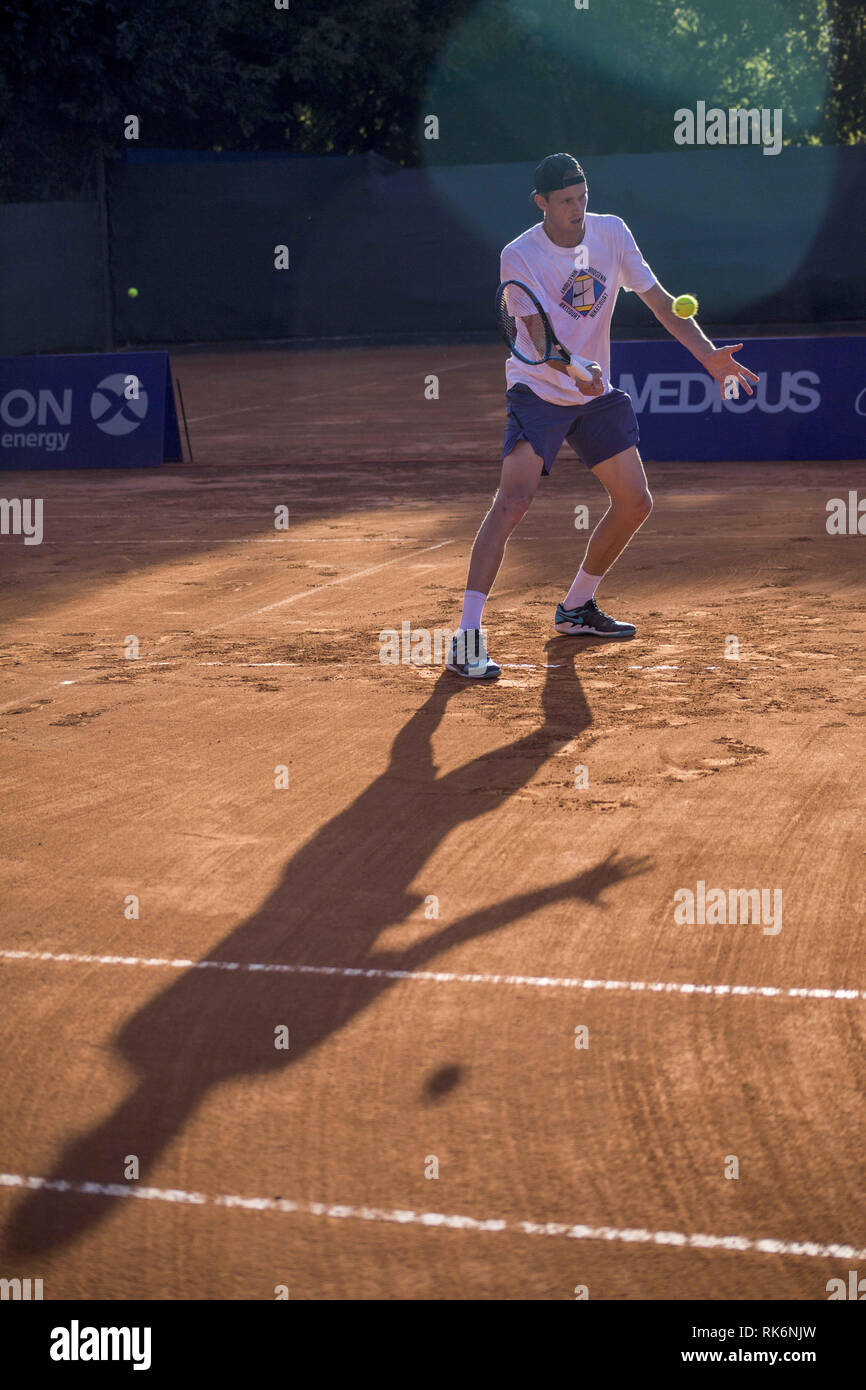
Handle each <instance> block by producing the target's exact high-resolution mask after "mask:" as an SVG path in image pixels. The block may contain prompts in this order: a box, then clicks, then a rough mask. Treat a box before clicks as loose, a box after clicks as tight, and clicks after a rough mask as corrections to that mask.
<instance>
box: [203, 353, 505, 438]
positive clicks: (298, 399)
mask: <svg viewBox="0 0 866 1390" xmlns="http://www.w3.org/2000/svg"><path fill="white" fill-rule="evenodd" d="M477 365H478V362H477V358H473V359H472V360H471V361H469V362H454V363H452V365H451V366H450V367H440V368H439V369H438V374H439V376H442V375H443V373H445V372H464V371H467V370H468V369H469V368H470V367H475V366H477ZM418 375H420V373H419V372H418V371H417V370H416V371H414V372H400V373H399V375H396V376H391V377H389V378H388V379H389V381H409V380H410V378H412V377H416V376H418ZM369 384H370V383H369V381H359V382H356V384H355V385H354V386H346V387H342V388H341V391H340V394H341V395H342V396H348V395H350V394H351V392H352V391H365V390H367V388H368V386H369ZM333 395H334V393H333V391H313V392H311V393H310V394H309V395H307V396H289V397H288V398H287V400H286V402H285V404H286V405H287V406H293V405H301V403H302V402H305V401H320V400H322V398H323V397H325V396H327V397H328V399H329V400H331V399H333ZM266 409H267V407H266V406H263V405H261V403H260V404H259V405H241V406H237V407H236V408H235V409H234V410H218V411H216V412H215V414H213V415H190V417H189V423H190V424H191V425H200V424H201V423H202V421H203V420H221V419H222V418H223V416H224V415H248V414H249V412H250V411H251V410H266Z"/></svg>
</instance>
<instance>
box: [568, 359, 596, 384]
mask: <svg viewBox="0 0 866 1390" xmlns="http://www.w3.org/2000/svg"><path fill="white" fill-rule="evenodd" d="M566 371H567V372H568V375H569V376H570V377H572V378H573V379H574V380H575V381H579V382H583V384H584V386H588V385H589V383H590V382H591V381H592V372H591V371H590V359H589V358H588V357H578V356H577V354H576V353H572V354H571V361H570V362H569V364H568V366H567V367H566Z"/></svg>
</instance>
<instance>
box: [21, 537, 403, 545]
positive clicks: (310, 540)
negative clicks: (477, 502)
mask: <svg viewBox="0 0 866 1390" xmlns="http://www.w3.org/2000/svg"><path fill="white" fill-rule="evenodd" d="M416 539H417V537H415V536H322V537H321V538H320V537H318V536H265V537H261V536H216V537H213V536H211V537H208V538H207V539H206V540H202V539H196V538H195V537H192V536H177V537H174V536H170V537H168V538H165V537H162V538H160V539H158V540H156V539H154V540H147V541H133V540H128V539H125V538H124V537H118V538H117V540H112V541H97V540H82V541H69V540H63V539H62V538H58V539H57V540H42V541H40V542H39V544H40V546H42V545H62V546H66V547H68V546H71V545H86V546H91V545H289V544H290V543H291V544H292V545H346V544H349V545H355V544H356V542H358V541H370V542H376V541H379V542H385V541H388V542H391V543H393V542H394V541H407V542H409V541H413V540H416Z"/></svg>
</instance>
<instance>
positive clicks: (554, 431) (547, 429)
mask: <svg viewBox="0 0 866 1390" xmlns="http://www.w3.org/2000/svg"><path fill="white" fill-rule="evenodd" d="M505 399H506V401H507V403H508V419H507V421H506V425H505V442H504V443H503V445H502V457H503V458H505V457H506V455H507V454H510V453H511V450H512V449H513V448H514V446H515V444H516V443H517V442H518V441H519V440H521V439H526V440H528V442H529V443H530V444H531V445H532V448H533V449H534V450H535V452H536V453H537V454H538V455H539V457H540V458H543V459H544V468H543V469H542V475H545V474H547V473H549V472H550V470H551V468H552V466H553V460H554V459H555V458H556V455H557V454H558V453H559V451H560V449H561V448H562V443H563V440H565V441H566V442H567V443H568V444H570V445H571V448H572V449H573V450H574V452H575V453H576V454H577V457H578V458H579V459H580V461H581V463H585V464H586V466H587V468H595V466H596V464H598V463H603V462H604V460H605V459H609V458H613V455H614V454H621V453H622V452H623V450H624V449H629V448H631V446H632V445H635V447H637V445H638V444H639V442H640V431H639V430H638V425H637V417H636V415H635V413H634V406H633V405H632V403H631V396H630V395H629V394H628V392H627V391H620V390H619V389H618V388H617V387H614V389H613V390H611V391H608V392H607V393H606V394H605V395H604V396H599V397H598V398H597V399H596V400H594V401H590V403H589V405H551V403H550V401H543V400H542V399H541V397H540V396H536V394H535V392H534V391H533V390H531V389H530V387H528V386H524V385H523V383H522V382H518V383H517V384H516V385H514V386H510V387H509V388H508V390H507V391H506V393H505Z"/></svg>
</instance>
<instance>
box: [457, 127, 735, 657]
mask: <svg viewBox="0 0 866 1390" xmlns="http://www.w3.org/2000/svg"><path fill="white" fill-rule="evenodd" d="M587 192H588V191H587V183H586V175H585V174H584V172H583V170H582V169H581V167H580V165H579V164H578V162H577V160H576V159H574V158H573V157H572V156H571V155H569V154H551V155H548V156H547V158H546V159H543V160H542V161H541V163H540V164H539V165H538V168H537V169H536V170H535V189H534V193H533V201H534V203H535V204H536V206H537V207H538V208H539V209H540V211H541V213H542V214H543V216H542V221H541V222H538V223H536V224H535V226H533V227H530V228H529V230H528V231H525V232H523V233H522V235H521V236H519V237H517V238H516V239H515V240H514V241H512V242H509V244H508V245H507V246H506V247H505V249H504V250H503V252H502V259H501V263H500V277H499V278H500V280H501V281H505V280H518V281H520V282H521V283H522V284H524V285H526V286H527V288H528V289H530V290H532V292H533V294H535V296H536V298H537V299H538V301H539V303H540V304H541V306H542V308H543V309H544V310H545V312H546V314H547V316H548V318H549V319H550V323H551V326H552V329H553V332H554V334H555V336H556V338H557V341H558V342H559V343H560V344H561V345H562V346H563V347H564V348H566V349H567V350H568V351H569V352H572V353H577V354H579V355H580V356H581V357H582V358H584V359H589V360H590V362H591V363H592V383H591V384H589V383H586V384H583V383H580V382H576V381H574V380H573V378H572V377H571V376H569V374H568V372H567V369H566V366H565V364H564V363H560V362H554V361H550V362H545V363H543V364H542V365H540V366H531V365H528V364H526V363H524V362H521V361H520V360H519V359H518V358H517V357H514V356H513V355H512V356H510V357H509V358H508V360H507V362H506V366H505V375H506V381H507V390H506V393H505V398H506V402H507V421H506V427H505V442H504V444H503V448H502V474H501V477H500V482H499V489H498V491H497V493H496V497H495V498H494V500H493V505H492V507H491V508H490V511H489V512H488V513H487V516H486V517H485V518H484V521H483V523H482V525H481V529H480V531H479V532H478V535H477V536H476V538H475V544H474V545H473V547H472V556H471V559H470V562H469V577H468V579H467V583H466V592H465V595H464V599H463V611H462V613H461V616H460V624H459V627H458V629H457V631H456V633H455V635H454V639H453V641H452V644H451V650H450V653H449V659H448V661H447V662H446V665H447V668H448V670H449V671H454V672H456V674H457V675H459V676H467V677H470V678H472V679H476V680H478V679H480V680H490V679H495V677H497V676H498V675H499V674H500V668H499V667H498V666H497V665H496V663H495V661H492V660H491V658H490V657H489V656H488V654H487V647H486V643H485V640H484V634H483V632H482V630H481V619H482V613H483V611H484V605H485V603H486V602H487V596H488V595H489V593H490V590H491V589H492V587H493V582H494V580H495V578H496V575H497V573H498V571H499V567H500V565H501V564H502V557H503V555H504V553H505V545H506V542H507V540H508V537H509V535H510V534H511V532H512V531H513V530H514V528H515V526H516V525H517V523H518V522H519V521H520V520H521V519H522V517H523V516H524V515H525V513H526V511H527V509H528V507H529V505H530V503H531V502H532V499H533V497H534V496H535V491H536V489H537V487H538V483H539V480H540V478H541V477H543V476H545V475H547V474H548V473H549V472H550V470H551V467H552V465H553V461H554V459H555V458H556V455H557V453H558V452H559V449H560V447H561V445H562V443H563V440H565V441H567V442H568V444H569V445H570V446H571V448H572V449H573V450H574V452H575V454H576V455H577V457H578V458H579V459H580V461H581V463H583V464H584V465H585V467H587V468H589V469H591V470H592V472H593V473H594V474H595V476H596V477H597V478H598V479H599V481H600V482H601V483H602V484H603V486H604V487H605V488H606V490H607V494H608V497H609V499H610V504H609V506H608V509H607V511H606V512H605V514H604V516H603V517H602V518H601V521H600V522H599V523H598V525H597V526H596V528H595V530H594V531H593V533H592V535H591V536H590V538H589V544H588V545H587V548H586V553H585V555H584V557H583V563H582V565H581V567H580V569H579V570H578V572H577V575H576V576H575V579H574V582H573V584H572V585H571V588H570V589H569V590H568V593H567V594H566V595H565V597H564V598H563V600H562V602H561V603H560V604H559V606H558V607H557V609H556V615H555V617H554V620H553V621H554V625H555V627H556V631H557V632H560V633H563V634H565V635H567V636H574V637H606V638H613V639H619V638H624V637H633V636H634V633H635V627H634V624H633V623H629V622H620V621H618V620H617V619H616V618H611V617H609V616H608V614H607V613H604V612H602V610H601V609H600V608H599V607H598V605H597V603H596V601H595V593H596V590H597V589H598V586H599V584H600V583H601V581H602V579H603V578H604V576H605V574H606V573H607V571H608V570H609V569H610V567H611V565H612V564H613V563H614V561H615V560H616V559H617V557H618V556H619V555H621V554H622V552H623V550H624V549H625V547H626V546H627V545H628V543H629V541H630V540H631V538H632V536H633V535H634V534H635V532H636V531H637V530H638V529H639V528H640V527H641V526H642V525H643V523H644V522H645V521H646V519H647V517H648V516H649V514H650V512H651V510H652V498H651V497H650V493H649V489H648V487H647V480H646V474H645V473H644V470H643V464H642V463H641V458H640V454H639V453H638V448H637V446H638V442H639V433H638V425H637V419H636V418H635V413H634V408H633V406H632V402H631V397H630V396H629V395H628V394H627V392H625V391H620V390H619V389H617V388H614V387H612V386H611V384H610V320H611V315H612V314H613V307H614V304H615V303H616V297H617V295H618V293H619V291H620V289H625V290H632V291H634V292H635V293H636V294H638V295H639V296H640V298H641V299H642V300H643V302H644V304H646V305H647V306H648V307H649V308H650V309H651V310H652V312H653V313H654V314H655V316H656V318H657V319H658V321H659V323H661V324H663V325H664V327H665V328H666V329H667V330H668V332H669V333H670V334H672V336H673V337H674V338H677V339H679V341H680V342H681V343H682V344H683V346H684V347H687V348H688V349H689V352H691V353H692V355H693V356H694V357H696V358H697V360H698V361H699V362H700V364H701V366H702V367H704V368H705V369H706V370H707V371H708V372H709V373H710V375H711V376H712V377H714V378H715V380H716V381H717V382H718V383H719V390H720V392H721V394H722V395H723V396H724V388H725V379H726V378H727V377H733V378H734V379H735V381H736V382H737V383H738V384H739V385H741V386H743V387H744V388H745V390H746V391H747V392H748V393H749V395H752V388H751V386H750V385H749V381H753V382H756V381H758V380H759V378H758V377H757V376H756V375H755V374H754V372H750V371H749V370H748V369H747V368H745V367H742V366H740V364H739V363H737V362H735V361H734V358H733V353H735V352H737V351H738V350H739V349H740V348H741V347H742V346H743V345H742V343H737V344H736V345H735V346H734V347H723V348H722V347H720V348H717V347H715V346H714V345H713V344H712V343H711V342H710V340H709V338H707V337H705V335H704V334H703V333H702V331H701V329H700V328H699V327H698V325H697V323H696V322H695V320H694V319H693V318H691V319H681V318H679V317H678V316H677V315H676V314H675V313H674V311H673V309H672V307H671V305H672V304H673V298H672V296H671V295H669V294H668V293H667V291H666V290H664V289H662V287H661V285H660V284H659V283H658V281H657V280H656V277H655V276H654V275H653V273H652V271H651V270H650V268H649V266H648V265H647V263H646V261H645V260H644V259H643V257H642V255H641V253H640V251H639V250H638V247H637V245H636V243H635V239H634V237H633V236H632V234H631V232H630V231H629V229H628V227H627V226H626V224H625V222H623V220H622V218H620V217H614V216H612V215H610V214H607V213H605V214H601V213H592V212H587V210H586V207H587ZM579 247H581V248H585V251H581V252H580V253H579V252H578V248H579Z"/></svg>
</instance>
